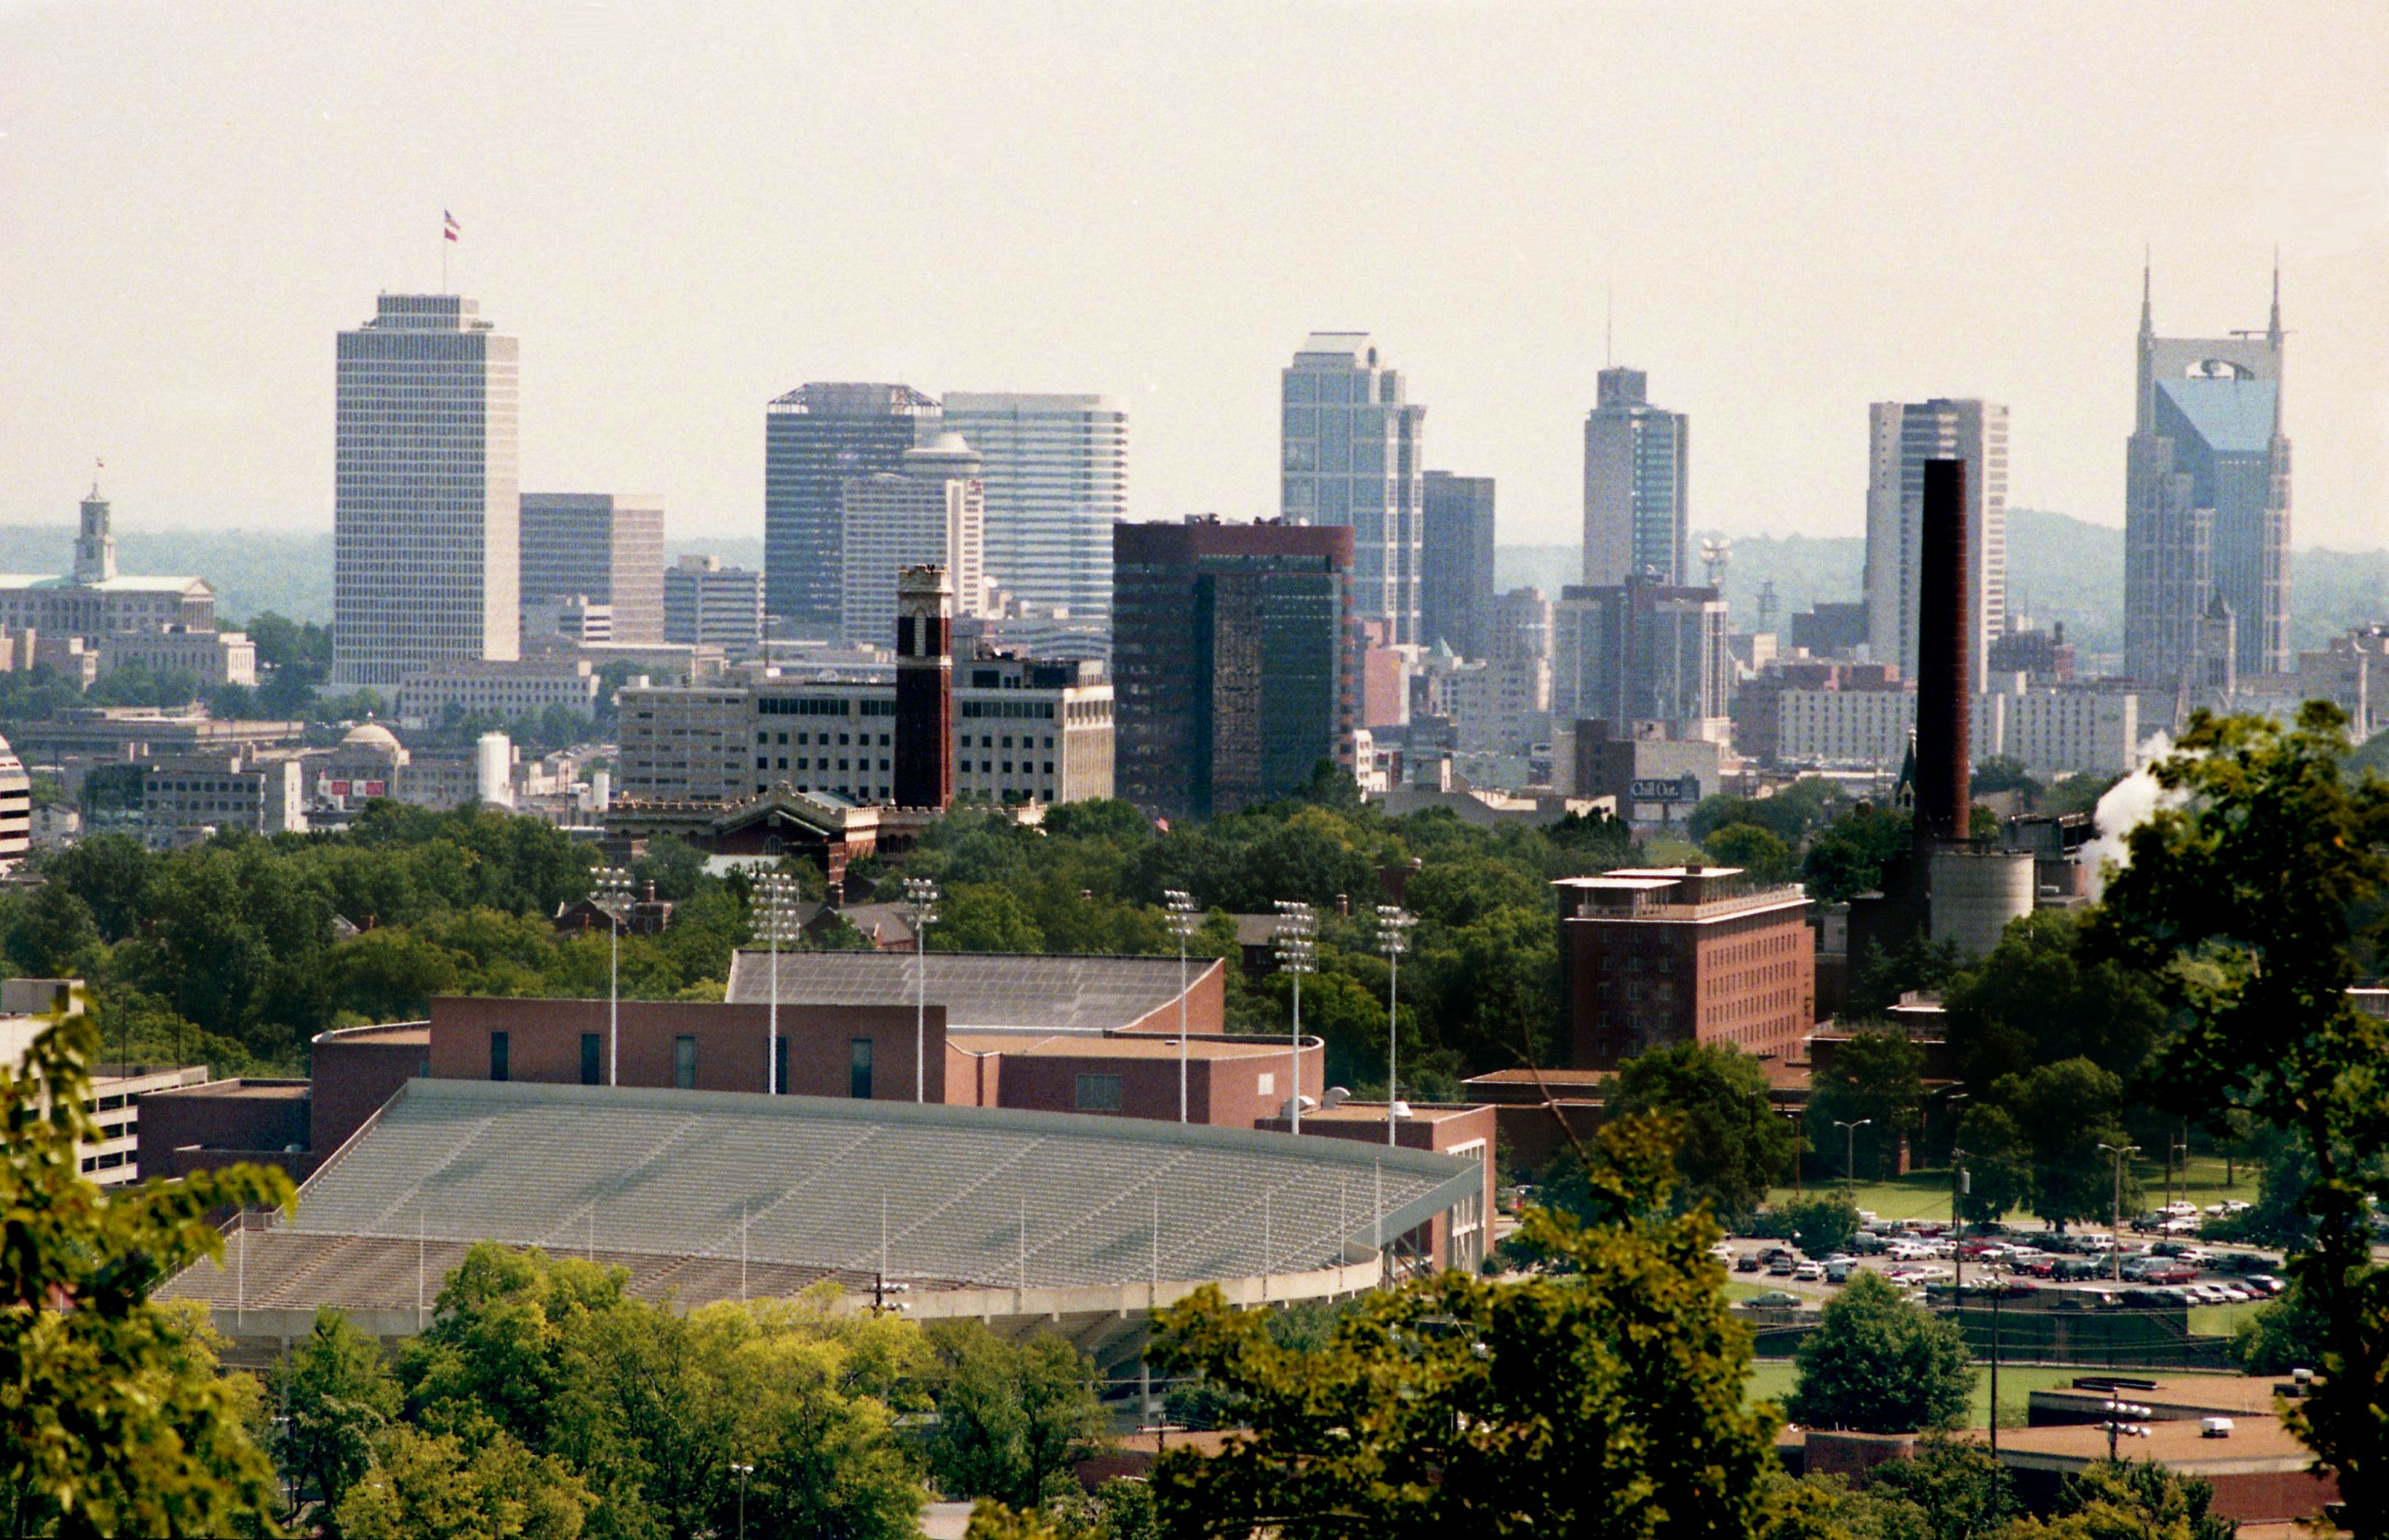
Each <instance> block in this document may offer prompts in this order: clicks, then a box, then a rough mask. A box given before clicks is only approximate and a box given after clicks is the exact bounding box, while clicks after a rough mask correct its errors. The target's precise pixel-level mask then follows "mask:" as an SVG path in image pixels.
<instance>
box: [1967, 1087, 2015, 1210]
mask: <svg viewBox="0 0 2389 1540" xmlns="http://www.w3.org/2000/svg"><path fill="white" fill-rule="evenodd" d="M1958 1148H1959V1149H1960V1150H1962V1151H1964V1152H1965V1158H1964V1161H1963V1164H1964V1165H1965V1168H1966V1176H1967V1183H1966V1188H1967V1190H1966V1195H1965V1196H1964V1197H1963V1198H1962V1199H1961V1200H1960V1205H1959V1206H1960V1212H1961V1213H1962V1214H1963V1215H1965V1216H1966V1218H1967V1220H1968V1222H1970V1223H1973V1224H1982V1223H1984V1222H1986V1221H1992V1222H1996V1221H1998V1220H1999V1219H2003V1218H2005V1217H2006V1216H2007V1215H2009V1214H2010V1213H2012V1212H2013V1211H2014V1210H2016V1209H2019V1208H2022V1207H2024V1206H2025V1203H2029V1202H2030V1201H2031V1199H2032V1192H2033V1182H2032V1141H2031V1140H2030V1139H2026V1138H2025V1132H2024V1129H2023V1127H2022V1126H2020V1125H2018V1124H2017V1122H2016V1120H2015V1114H2013V1113H2011V1112H2009V1111H2008V1110H2007V1109H2006V1108H2005V1107H2000V1106H1996V1105H1994V1104H1992V1103H1990V1102H1988V1101H1986V1102H1983V1103H1981V1104H1979V1105H1977V1106H1974V1107H1969V1108H1968V1109H1967V1110H1966V1115H1965V1116H1964V1117H1963V1118H1961V1119H1960V1120H1959V1123H1958Z"/></svg>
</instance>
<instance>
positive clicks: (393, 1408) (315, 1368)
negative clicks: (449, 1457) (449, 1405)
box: [274, 1306, 399, 1540]
mask: <svg viewBox="0 0 2389 1540" xmlns="http://www.w3.org/2000/svg"><path fill="white" fill-rule="evenodd" d="M274 1389H275V1401H276V1403H277V1404H278V1405H279V1406H281V1408H282V1417H281V1426H280V1428H279V1430H278V1432H276V1434H275V1441H274V1457H275V1464H276V1465H278V1466H279V1467H280V1468H281V1470H282V1472H283V1474H284V1476H285V1477H286V1478H287V1479H288V1480H289V1482H290V1483H291V1490H292V1491H293V1493H294V1494H295V1495H297V1496H298V1497H299V1498H300V1500H302V1501H303V1500H306V1499H307V1498H309V1497H310V1496H312V1497H313V1499H315V1500H317V1501H320V1502H321V1503H322V1504H323V1505H324V1508H325V1510H326V1512H328V1513H329V1514H331V1515H332V1519H331V1521H329V1522H327V1523H326V1526H325V1532H326V1534H327V1535H329V1536H332V1537H334V1540H337V1537H338V1536H339V1534H340V1529H339V1508H340V1501H341V1499H342V1498H343V1497H344V1496H346V1495H347V1494H348V1491H349V1489H350V1488H351V1487H352V1486H354V1485H355V1484H356V1483H357V1482H358V1480H359V1479H360V1478H362V1477H363V1476H364V1473H365V1471H366V1470H369V1469H371V1467H372V1465H373V1460H374V1450H375V1447H376V1445H377V1441H378V1440H380V1439H381V1437H382V1436H383V1434H384V1433H385V1432H387V1430H389V1429H390V1426H391V1425H392V1424H393V1423H395V1422H396V1421H397V1419H398V1408H399V1389H398V1377H397V1376H396V1375H395V1374H393V1373H391V1372H390V1365H389V1364H388V1363H387V1362H385V1361H384V1360H383V1358H382V1353H381V1346H380V1344H379V1343H376V1342H375V1341H374V1340H373V1339H372V1338H371V1337H368V1336H366V1335H365V1334H364V1332H362V1331H360V1330H357V1329H356V1328H355V1327H354V1326H352V1325H351V1324H350V1323H349V1318H348V1317H346V1316H345V1315H342V1314H341V1313H340V1312H339V1311H338V1310H334V1309H331V1308H329V1307H328V1306H327V1307H326V1308H324V1309H321V1310H318V1311H316V1312H315V1325H314V1329H313V1330H311V1331H310V1332H309V1333H308V1334H307V1337H306V1339H305V1340H304V1341H302V1342H300V1343H299V1344H298V1345H297V1346H296V1347H294V1348H292V1349H291V1351H290V1356H289V1361H288V1363H287V1366H286V1367H285V1368H282V1369H281V1370H280V1371H279V1372H278V1373H277V1374H276V1375H275V1385H274ZM297 1517H298V1514H297V1513H296V1512H292V1513H290V1514H288V1515H287V1518H288V1519H296V1518H297Z"/></svg>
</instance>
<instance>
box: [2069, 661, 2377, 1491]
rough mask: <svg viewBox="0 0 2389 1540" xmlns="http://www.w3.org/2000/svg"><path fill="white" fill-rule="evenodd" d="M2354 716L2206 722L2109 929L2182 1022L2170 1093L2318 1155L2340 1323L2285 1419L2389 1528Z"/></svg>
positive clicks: (2318, 1262)
mask: <svg viewBox="0 0 2389 1540" xmlns="http://www.w3.org/2000/svg"><path fill="white" fill-rule="evenodd" d="M2346 730H2347V719H2346V717H2345V715H2344V713H2342V712H2341V711H2339V710H2338V708H2336V707H2335V706H2329V705H2326V704H2324V703H2322V702H2319V701H2309V702H2307V703H2306V706H2304V707H2302V708H2301V709H2300V711H2299V713H2298V718H2297V721H2296V723H2295V724H2294V725H2293V726H2289V727H2284V726H2282V725H2280V724H2279V723H2276V722H2272V721H2269V720H2266V719H2258V718H2248V717H2226V718H2219V719H2218V718H2214V717H2210V716H2207V715H2204V714H2200V715H2198V716H2195V717H2193V718H2192V719H2191V726H2190V730H2189V731H2188V732H2185V733H2184V734H2183V736H2182V739H2181V745H2180V747H2181V750H2182V752H2181V753H2178V754H2177V755H2175V756H2173V757H2169V758H2167V759H2165V760H2162V761H2160V762H2159V764H2158V765H2157V767H2156V769H2155V776H2156V780H2157V783H2158V784H2159V785H2160V786H2161V787H2164V788H2165V789H2167V790H2169V791H2173V792H2175V793H2177V794H2179V795H2182V796H2184V797H2185V798H2186V800H2185V802H2184V803H2183V805H2181V806H2179V807H2170V808H2160V809H2159V810H2158V811H2156V812H2155V813H2154V814H2153V815H2152V816H2151V817H2150V819H2149V820H2148V821H2145V822H2143V823H2141V824H2140V826H2139V827H2138V828H2136V829H2134V830H2133V831H2132V834H2131V835H2130V838H2129V841H2128V848H2129V850H2130V854H2131V861H2130V864H2129V865H2128V866H2127V867H2125V868H2124V870H2123V871H2121V872H2118V873H2117V874H2116V875H2115V877H2114V880H2113V881H2112V882H2111V883H2109V885H2108V887H2107V893H2106V897H2105V901H2104V905H2103V911H2104V912H2103V915H2102V937H2103V938H2104V939H2105V940H2106V941H2107V942H2108V943H2109V944H2110V945H2111V946H2112V947H2113V948H2114V952H2115V954H2116V955H2118V956H2120V957H2122V958H2124V959H2125V960H2126V961H2131V962H2134V963H2136V964H2138V965H2140V966H2141V967H2143V968H2145V969H2147V970H2148V971H2150V972H2152V973H2153V974H2155V975H2156V976H2157V977H2158V978H2159V979H2160V980H2161V981H2162V983H2163V986H2164V988H2165V1000H2166V1003H2167V1004H2168V1005H2169V1006H2171V1007H2172V1008H2173V1009H2175V1010H2176V1011H2177V1012H2179V1013H2180V1016H2181V1017H2182V1019H2183V1020H2184V1022H2185V1024H2186V1025H2185V1026H2184V1028H2183V1030H2181V1031H2180V1032H2179V1034H2178V1036H2176V1037H2174V1038H2173V1039H2172V1040H2171V1041H2170V1042H2169V1043H2168V1044H2167V1046H2166V1048H2165V1051H2164V1053H2163V1054H2162V1056H2161V1059H2160V1065H2159V1072H2158V1073H2157V1074H2156V1075H2153V1077H2152V1079H2153V1085H2154V1087H2155V1088H2156V1091H2157V1094H2158V1095H2159V1096H2160V1097H2161V1098H2162V1099H2163V1101H2164V1103H2165V1105H2167V1106H2169V1107H2171V1108H2172V1109H2174V1110H2177V1111H2179V1112H2182V1113H2185V1114H2193V1115H2197V1116H2200V1117H2203V1118H2207V1119H2209V1120H2213V1121H2215V1122H2218V1123H2219V1122H2221V1121H2222V1120H2223V1114H2227V1113H2228V1112H2229V1111H2231V1110H2242V1111H2245V1112H2247V1113H2248V1114H2252V1115H2254V1116H2255V1117H2256V1118H2259V1119H2262V1120H2264V1121H2266V1122H2268V1123H2272V1124H2275V1125H2278V1126H2282V1127H2285V1128H2289V1129H2292V1130H2294V1132H2295V1133H2296V1135H2297V1137H2298V1139H2299V1140H2300V1141H2301V1142H2302V1143H2303V1144H2304V1146H2305V1149H2306V1154H2307V1155H2308V1156H2309V1157H2310V1158H2311V1159H2312V1161H2313V1162H2314V1171H2315V1176H2314V1180H2313V1181H2312V1182H2311V1183H2310V1184H2309V1185H2308V1187H2307V1189H2306V1210H2307V1212H2308V1213H2309V1214H2310V1215H2312V1216H2313V1218H2314V1220H2315V1239H2314V1241H2313V1244H2312V1246H2311V1247H2310V1248H2309V1249H2307V1250H2306V1251H2304V1252H2302V1253H2300V1254H2297V1255H2295V1256H2293V1259H2292V1261H2291V1263H2290V1266H2291V1269H2292V1272H2293V1277H2294V1278H2295V1279H2297V1280H2298V1282H2299V1283H2300V1284H2301V1285H2302V1286H2303V1287H2304V1289H2305V1290H2306V1298H2307V1299H2308V1300H2310V1301H2311V1302H2312V1304H2313V1306H2314V1308H2315V1309H2316V1310H2317V1312H2318V1313H2319V1315H2320V1316H2321V1317H2322V1318H2323V1320H2324V1322H2325V1323H2326V1325H2325V1329H2324V1333H2323V1341H2324V1345H2325V1351H2324V1352H2323V1354H2322V1355H2321V1357H2320V1360H2319V1363H2318V1364H2317V1365H2316V1368H2317V1371H2318V1377H2319V1381H2320V1383H2319V1386H2318V1387H2317V1389H2316V1391H2315V1393H2314V1394H2312V1395H2311V1396H2308V1397H2306V1398H2305V1399H2303V1400H2301V1401H2300V1402H2299V1403H2297V1404H2296V1405H2295V1406H2293V1408H2292V1409H2291V1411H2290V1413H2289V1422H2290V1425H2291V1427H2292V1428H2293V1429H2294V1430H2295V1431H2296V1432H2297V1433H2298V1435H2299V1437H2301V1438H2302V1439H2304V1440H2305V1441H2306V1445H2307V1446H2308V1447H2309V1448H2311V1449H2313V1450H2314V1451H2315V1453H2316V1454H2317V1455H2318V1456H2319V1457H2320V1458H2321V1460H2322V1462H2323V1463H2324V1464H2325V1465H2327V1466H2329V1467H2330V1468H2331V1469H2332V1471H2333V1472H2334V1473H2335V1474H2336V1475H2337V1476H2338V1478H2339V1487H2340V1494H2341V1496H2342V1497H2343V1498H2344V1500H2345V1502H2346V1505H2347V1514H2348V1521H2349V1522H2350V1524H2351V1526H2352V1527H2353V1528H2354V1530H2355V1532H2356V1533H2357V1534H2358V1535H2360V1536H2367V1537H2370V1536H2377V1535H2380V1534H2383V1533H2389V1432H2384V1430H2385V1429H2389V1276H2384V1274H2383V1271H2382V1270H2381V1269H2380V1268H2377V1267H2376V1266H2373V1263H2372V1257H2371V1249H2372V1242H2373V1240H2374V1237H2375V1228H2376V1221H2375V1219H2374V1217H2373V1215H2374V1213H2375V1211H2376V1206H2377V1205H2378V1204H2380V1203H2383V1201H2384V1200H2389V1176H2384V1174H2383V1171H2382V1168H2381V1166H2380V1165H2379V1163H2378V1162H2376V1161H2370V1160H2369V1159H2368V1157H2370V1156H2372V1155H2375V1154H2377V1153H2378V1152H2380V1151H2382V1150H2383V1149H2384V1148H2389V1085H2384V1084H2383V1076H2382V1075H2381V1073H2380V1066H2381V1065H2383V1063H2389V1024H2385V1023H2383V1021H2382V1020H2381V1019H2380V1018H2379V1017H2375V1016H2371V1015H2369V1014H2367V1013H2365V1012H2362V1011H2360V1010H2358V1009H2357V1006H2356V1005H2355V1003H2354V1002H2353V1001H2352V1000H2351V999H2349V997H2348V994H2347V990H2348V987H2349V986H2351V985H2353V984H2355V983H2356V982H2357V980H2358V979H2359V978H2361V977H2363V976H2364V974H2366V973H2367V972H2369V971H2372V970H2375V969H2377V968H2378V967H2379V961H2378V959H2379V957H2380V955H2381V943H2382V931H2383V925H2384V920H2389V783H2384V782H2383V781H2382V780H2381V779H2380V777H2379V776H2377V775H2375V774H2372V773H2370V772H2364V773H2362V774H2361V776H2360V778H2355V779H2352V778H2351V777H2350V775H2349V774H2348V772H2347V771H2345V770H2344V768H2343V766H2342V762H2341V761H2342V757H2343V756H2344V754H2345V752H2346V739H2345V734H2346Z"/></svg>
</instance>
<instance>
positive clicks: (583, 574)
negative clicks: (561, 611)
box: [521, 492, 664, 644]
mask: <svg viewBox="0 0 2389 1540" xmlns="http://www.w3.org/2000/svg"><path fill="white" fill-rule="evenodd" d="M574 594H579V595H581V597H582V598H584V599H594V600H596V601H598V602H600V603H602V604H605V605H607V606H608V607H609V608H610V610H611V612H612V616H613V640H615V641H617V642H633V643H641V644H645V643H653V642H661V641H662V640H663V639H664V510H663V504H662V503H659V502H658V501H657V500H656V499H654V498H652V497H627V496H617V495H615V494H614V493H612V492H525V493H523V494H522V584H521V599H522V602H523V603H524V604H526V605H530V604H535V603H539V602H541V601H554V600H557V599H569V598H571V597H572V596H573V595H574Z"/></svg>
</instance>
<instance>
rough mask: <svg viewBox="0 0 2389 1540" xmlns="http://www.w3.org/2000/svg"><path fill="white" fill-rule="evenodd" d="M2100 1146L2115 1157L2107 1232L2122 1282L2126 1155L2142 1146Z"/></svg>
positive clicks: (2117, 1280) (2116, 1277) (2116, 1274)
mask: <svg viewBox="0 0 2389 1540" xmlns="http://www.w3.org/2000/svg"><path fill="white" fill-rule="evenodd" d="M2099 1148H2100V1149H2102V1150H2103V1151H2105V1152H2107V1153H2108V1154H2109V1155H2110V1156H2111V1157H2113V1164H2114V1168H2115V1196H2114V1201H2113V1203H2111V1204H2110V1206H2109V1208H2108V1210H2107V1234H2108V1237H2109V1239H2110V1240H2112V1241H2114V1250H2113V1251H2112V1252H2110V1253H2109V1255H2111V1256H2112V1257H2113V1258H2114V1279H2115V1281H2116V1282H2117V1283H2121V1282H2123V1281H2124V1157H2125V1156H2126V1155H2137V1154H2139V1153H2140V1146H2139V1145H2137V1144H2102V1145H2101V1146H2099Z"/></svg>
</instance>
